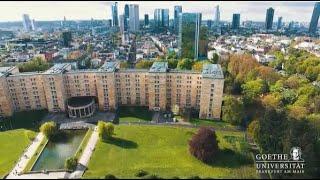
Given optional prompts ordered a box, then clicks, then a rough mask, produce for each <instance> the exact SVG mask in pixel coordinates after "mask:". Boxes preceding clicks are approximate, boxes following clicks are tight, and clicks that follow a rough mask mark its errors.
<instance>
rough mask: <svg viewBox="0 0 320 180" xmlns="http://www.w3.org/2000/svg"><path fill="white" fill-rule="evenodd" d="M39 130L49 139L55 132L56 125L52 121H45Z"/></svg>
mask: <svg viewBox="0 0 320 180" xmlns="http://www.w3.org/2000/svg"><path fill="white" fill-rule="evenodd" d="M40 132H42V133H43V134H44V135H45V136H46V137H47V138H49V139H50V138H52V137H53V136H54V135H55V134H56V133H57V125H56V123H55V122H53V121H50V122H46V123H44V124H42V125H41V126H40Z"/></svg>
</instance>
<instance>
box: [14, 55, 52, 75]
mask: <svg viewBox="0 0 320 180" xmlns="http://www.w3.org/2000/svg"><path fill="white" fill-rule="evenodd" d="M18 67H19V71H20V72H33V71H45V70H47V69H49V68H50V67H51V65H50V64H49V63H48V62H46V61H45V60H44V59H42V58H41V57H35V58H33V59H32V60H30V61H29V62H26V63H23V64H20V65H19V66H18Z"/></svg>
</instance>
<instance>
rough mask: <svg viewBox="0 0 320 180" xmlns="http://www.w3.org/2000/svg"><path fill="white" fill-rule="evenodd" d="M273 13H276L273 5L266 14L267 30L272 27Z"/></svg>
mask: <svg viewBox="0 0 320 180" xmlns="http://www.w3.org/2000/svg"><path fill="white" fill-rule="evenodd" d="M273 15H274V9H273V8H272V7H270V8H268V9H267V14H266V24H265V27H266V29H267V30H269V29H272V23H273Z"/></svg>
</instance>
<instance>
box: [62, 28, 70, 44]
mask: <svg viewBox="0 0 320 180" xmlns="http://www.w3.org/2000/svg"><path fill="white" fill-rule="evenodd" d="M71 41H72V35H71V32H70V31H64V32H62V44H63V46H64V47H70V45H71Z"/></svg>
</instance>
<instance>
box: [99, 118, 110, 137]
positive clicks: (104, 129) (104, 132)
mask: <svg viewBox="0 0 320 180" xmlns="http://www.w3.org/2000/svg"><path fill="white" fill-rule="evenodd" d="M98 132H99V137H100V139H101V140H105V139H110V138H111V137H112V135H113V134H114V125H113V124H112V123H105V122H103V121H99V122H98Z"/></svg>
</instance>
